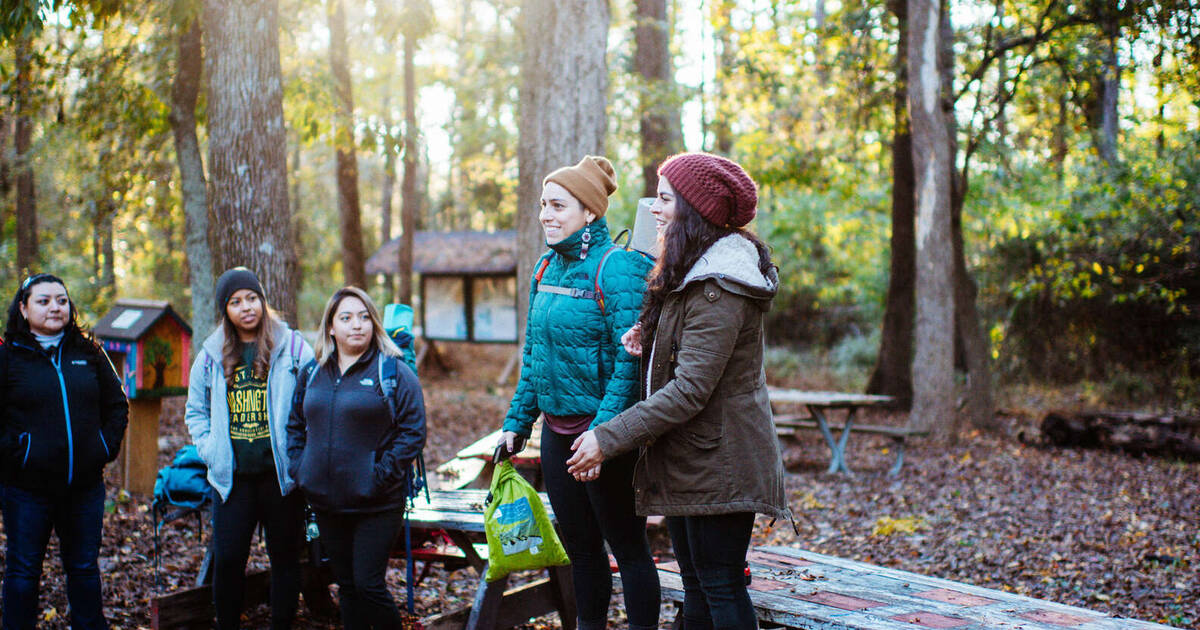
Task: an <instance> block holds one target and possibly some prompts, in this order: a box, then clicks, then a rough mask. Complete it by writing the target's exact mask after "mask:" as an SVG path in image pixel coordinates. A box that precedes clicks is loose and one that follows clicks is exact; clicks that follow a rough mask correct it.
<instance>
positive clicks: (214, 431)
mask: <svg viewBox="0 0 1200 630" xmlns="http://www.w3.org/2000/svg"><path fill="white" fill-rule="evenodd" d="M214 294H215V295H214V297H215V298H216V307H217V312H218V318H219V319H220V323H219V324H218V325H217V329H216V330H215V331H213V333H212V334H211V335H209V337H208V339H206V340H205V341H204V345H203V347H202V348H201V350H200V352H198V353H197V356H196V360H195V361H194V362H193V364H192V369H191V376H190V379H189V380H190V382H189V384H188V398H187V408H186V412H185V414H184V420H185V422H186V423H187V428H188V433H190V434H191V436H192V442H193V443H194V444H195V445H196V451H197V453H199V455H200V458H201V459H203V460H204V463H205V464H207V465H208V482H209V483H210V484H211V485H212V487H213V510H212V521H213V534H212V535H213V607H214V609H215V610H216V616H217V628H219V629H220V630H228V629H232V628H237V627H238V626H239V623H240V619H241V614H242V605H243V600H244V594H245V585H246V561H247V560H248V559H249V555H250V541H251V538H252V537H253V535H254V529H255V527H256V526H258V525H259V524H260V523H261V524H262V526H263V528H264V530H265V532H266V542H267V556H268V557H269V558H270V560H271V596H270V603H271V627H272V628H275V629H280V628H290V627H291V625H292V620H293V619H294V618H295V616H296V607H297V605H298V602H299V595H300V550H301V549H302V548H303V544H304V500H303V499H302V498H301V497H300V493H299V492H293V489H294V488H295V485H296V484H295V482H294V481H293V479H292V477H291V475H290V474H289V472H288V460H287V434H286V425H287V419H288V413H289V412H290V411H291V405H292V393H293V391H294V389H295V387H296V374H297V372H298V371H299V369H298V368H299V366H301V365H304V364H305V363H307V362H309V361H310V360H312V357H313V352H312V348H310V347H309V345H308V343H307V342H306V341H304V338H303V337H301V336H300V333H298V332H296V331H294V330H291V329H290V328H288V326H287V324H285V323H283V322H282V321H280V319H279V318H278V317H277V316H276V315H275V313H274V311H272V310H271V307H270V306H268V305H267V299H266V295H265V293H264V292H263V287H262V284H261V283H260V282H259V281H258V277H257V276H255V275H254V272H252V271H250V270H249V269H246V268H245V267H234V268H233V269H229V270H228V271H226V272H225V273H223V274H221V276H220V277H219V278H217V284H216V290H215V291H214Z"/></svg>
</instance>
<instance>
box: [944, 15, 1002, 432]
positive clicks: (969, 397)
mask: <svg viewBox="0 0 1200 630" xmlns="http://www.w3.org/2000/svg"><path fill="white" fill-rule="evenodd" d="M939 30H940V32H941V37H940V43H939V46H938V48H939V55H938V66H939V70H940V73H941V83H942V103H943V106H942V116H943V118H944V119H945V121H946V129H947V134H946V136H947V139H948V142H949V158H950V163H949V165H948V166H949V169H950V172H949V177H950V233H951V237H952V247H953V256H954V278H953V281H954V323H955V332H956V334H955V336H954V339H955V342H956V343H957V348H956V350H957V351H958V352H957V353H956V354H958V355H959V356H961V357H962V358H963V363H964V364H965V368H966V372H967V391H966V407H965V409H964V410H963V411H964V413H963V415H965V417H966V418H967V419H968V420H969V421H970V422H971V424H972V425H973V426H975V427H977V428H980V429H985V430H994V429H995V428H996V423H995V416H994V413H993V400H992V369H991V362H992V357H991V342H990V341H989V339H988V334H987V331H986V330H985V329H984V327H983V325H982V323H981V322H980V319H979V310H978V309H977V308H976V306H975V298H976V297H977V296H978V294H979V290H978V287H977V286H976V285H975V280H974V279H972V278H971V273H970V271H969V270H968V269H967V258H966V250H965V246H964V242H963V222H962V214H963V202H964V200H965V199H966V194H967V172H966V167H965V165H964V170H963V172H962V173H961V174H960V173H959V172H958V171H957V169H956V168H955V165H956V164H957V161H958V160H957V154H958V121H957V119H956V118H955V117H954V105H953V103H954V49H953V42H954V31H953V30H952V29H951V26H950V14H949V9H948V7H947V4H946V2H944V1H943V3H942V13H941V21H940V26H939ZM999 61H1000V62H1001V63H1003V58H1001V59H1000V60H999ZM1000 107H1001V108H1003V103H1001V104H1000ZM968 159H969V157H968ZM961 417H962V416H960V415H956V416H955V424H954V426H953V432H952V433H951V434H950V435H949V436H948V437H949V438H950V439H951V440H953V439H955V438H956V437H957V436H958V433H959V431H958V429H959V424H958V422H959V419H960V418H961Z"/></svg>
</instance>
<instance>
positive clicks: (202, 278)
mask: <svg viewBox="0 0 1200 630" xmlns="http://www.w3.org/2000/svg"><path fill="white" fill-rule="evenodd" d="M202 55H203V50H202V47H201V32H200V19H199V17H197V18H195V19H194V20H193V21H192V24H191V26H190V27H188V29H187V30H184V31H181V32H180V33H179V42H178V51H177V58H176V60H175V63H176V66H175V80H174V83H173V84H172V85H171V129H172V130H173V131H174V133H175V156H176V159H177V160H178V161H179V181H180V189H181V190H182V193H183V223H184V234H185V235H186V236H185V240H186V243H187V245H186V248H187V261H188V283H189V284H190V286H191V289H192V319H191V323H192V351H193V353H195V351H197V350H199V348H200V346H201V345H203V344H204V340H205V339H207V338H208V335H209V333H211V332H212V330H213V327H214V326H215V325H216V307H215V306H214V305H213V289H214V287H213V284H214V282H215V279H214V278H213V264H212V263H213V257H212V249H211V248H210V247H209V242H208V233H209V231H208V226H209V224H208V192H207V191H206V190H205V186H206V185H207V184H206V183H205V181H204V160H203V158H202V157H201V155H200V141H199V139H198V138H197V136H196V99H197V97H198V96H199V94H200V73H201V70H202V67H203V66H202V64H203V63H204V59H203V56H202Z"/></svg>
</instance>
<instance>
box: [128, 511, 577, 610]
mask: <svg viewBox="0 0 1200 630" xmlns="http://www.w3.org/2000/svg"><path fill="white" fill-rule="evenodd" d="M486 498H487V490H483V489H464V490H433V491H430V493H429V498H428V499H426V498H425V496H424V495H422V496H421V497H419V498H417V499H416V500H415V501H414V505H413V507H412V509H411V510H410V511H409V514H408V516H409V522H410V524H411V526H412V529H413V532H414V535H413V540H414V541H415V540H420V541H437V540H439V539H444V538H449V539H450V541H451V542H452V543H453V544H450V545H447V544H432V543H431V544H428V545H425V544H424V543H422V546H420V547H416V546H415V544H414V549H413V560H414V561H415V562H423V563H425V566H424V567H423V568H422V577H423V576H424V574H425V573H426V572H427V571H428V567H429V564H430V563H439V564H442V565H444V566H445V567H446V568H447V569H448V570H454V569H459V568H463V567H470V568H471V569H473V573H474V574H475V575H476V576H477V579H478V586H477V587H476V591H475V596H474V599H473V601H472V602H471V604H470V605H469V606H463V607H459V608H456V609H454V610H448V611H443V612H441V613H437V614H434V615H430V616H428V617H425V618H423V619H421V620H420V621H421V625H422V627H423V628H425V630H450V629H454V630H459V629H465V630H492V629H494V628H508V627H511V626H514V625H518V624H521V623H524V622H525V621H527V620H529V619H531V618H533V617H540V616H542V615H544V614H547V613H550V612H555V611H557V612H558V613H559V617H560V619H561V622H562V627H563V628H564V630H574V628H575V617H576V611H575V596H574V590H573V586H572V579H571V572H570V567H552V568H550V569H548V570H547V572H548V574H549V575H548V576H547V577H543V578H539V579H536V580H534V581H532V582H529V583H527V584H522V585H519V586H516V587H514V588H512V589H509V588H507V587H508V579H507V578H502V579H500V580H496V581H494V582H488V581H486V580H484V579H483V576H484V575H486V573H487V559H486V554H487V549H486V545H481V544H480V541H482V536H483V531H484V526H483V510H484V502H485V501H486ZM542 503H543V504H544V505H545V506H546V512H547V515H548V516H549V517H550V519H551V521H552V522H553V521H554V520H555V516H554V512H553V509H552V508H551V506H550V501H549V500H548V499H547V498H546V496H545V495H544V494H543V495H542ZM392 553H393V555H394V556H397V557H403V556H404V553H405V549H404V539H403V535H401V536H400V537H399V540H398V544H397V547H396V548H395V549H393V551H392ZM302 569H303V572H304V574H303V575H302V592H303V593H304V601H305V604H306V606H307V607H308V608H309V609H310V611H311V610H313V609H314V607H315V608H316V610H318V611H321V612H322V613H325V614H328V613H329V612H332V610H333V608H332V603H331V602H330V600H329V589H328V584H329V582H328V576H327V575H326V576H325V577H324V578H322V577H320V576H319V575H318V572H317V571H315V570H314V569H315V568H314V567H312V566H311V565H310V564H308V563H305V565H304V566H303V567H302ZM268 576H269V572H267V571H257V572H254V573H251V574H250V575H248V576H247V579H246V603H247V605H248V606H249V605H252V603H253V602H255V601H265V597H266V592H267V584H268ZM416 581H417V582H418V583H419V582H420V580H419V579H418V580H416ZM212 614H213V613H212V590H211V586H210V585H207V584H197V585H196V586H195V587H193V588H187V589H181V590H179V591H176V592H173V593H167V594H163V595H158V596H155V597H152V598H151V614H150V619H151V626H152V627H153V628H154V629H155V630H166V629H168V628H188V627H201V626H203V627H208V625H209V624H211V620H212Z"/></svg>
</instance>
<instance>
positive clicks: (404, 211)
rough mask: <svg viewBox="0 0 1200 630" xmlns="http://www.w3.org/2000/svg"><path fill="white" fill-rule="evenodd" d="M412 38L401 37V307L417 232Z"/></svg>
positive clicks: (408, 291)
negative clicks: (402, 136) (402, 47)
mask: <svg viewBox="0 0 1200 630" xmlns="http://www.w3.org/2000/svg"><path fill="white" fill-rule="evenodd" d="M415 39H416V37H415V35H414V34H412V33H407V34H405V35H404V181H403V182H402V183H401V185H400V230H401V233H400V266H399V273H400V293H399V296H398V299H399V300H400V302H401V303H402V304H410V305H411V304H412V303H413V301H412V294H413V237H414V236H416V234H415V233H416V231H417V208H418V206H419V204H420V200H419V199H417V79H416V74H417V73H416V68H415V67H414V61H415V60H414V57H415V56H416V51H417V43H416V41H415Z"/></svg>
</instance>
